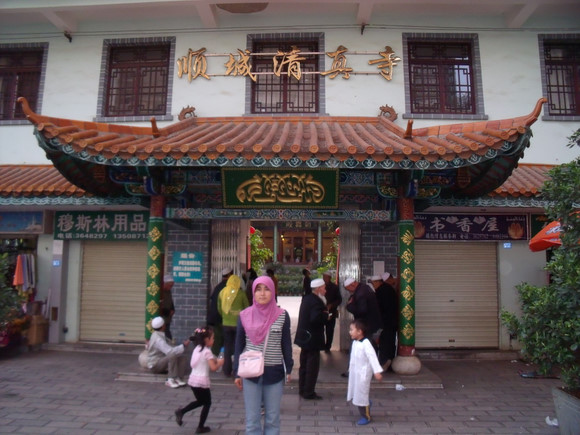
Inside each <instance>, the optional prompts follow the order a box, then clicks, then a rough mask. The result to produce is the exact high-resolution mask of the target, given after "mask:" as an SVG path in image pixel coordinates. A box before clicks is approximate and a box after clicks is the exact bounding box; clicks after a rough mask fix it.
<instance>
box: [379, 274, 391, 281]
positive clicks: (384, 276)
mask: <svg viewBox="0 0 580 435" xmlns="http://www.w3.org/2000/svg"><path fill="white" fill-rule="evenodd" d="M390 277H391V274H390V273H389V272H385V273H383V275H382V276H381V278H383V281H386V280H387V279H389V278H390Z"/></svg>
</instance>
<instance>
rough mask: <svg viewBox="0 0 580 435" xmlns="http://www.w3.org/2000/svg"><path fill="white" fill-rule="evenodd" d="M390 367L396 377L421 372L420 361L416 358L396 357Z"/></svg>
mask: <svg viewBox="0 0 580 435" xmlns="http://www.w3.org/2000/svg"><path fill="white" fill-rule="evenodd" d="M391 367H393V371H394V372H395V373H396V374H398V375H416V374H417V373H419V372H420V371H421V360H420V359H419V358H417V357H416V356H396V357H395V359H394V360H393V364H392V365H391Z"/></svg>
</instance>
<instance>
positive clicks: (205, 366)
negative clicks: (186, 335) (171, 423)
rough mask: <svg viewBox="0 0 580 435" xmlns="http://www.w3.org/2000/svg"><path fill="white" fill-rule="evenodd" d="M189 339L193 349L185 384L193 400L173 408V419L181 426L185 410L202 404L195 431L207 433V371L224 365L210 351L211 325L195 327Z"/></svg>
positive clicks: (209, 394)
mask: <svg viewBox="0 0 580 435" xmlns="http://www.w3.org/2000/svg"><path fill="white" fill-rule="evenodd" d="M191 340H192V341H193V342H194V344H195V349H194V350H193V353H192V355H191V374H190V375H189V381H188V382H187V384H188V385H189V386H190V387H191V390H192V391H193V395H194V396H195V401H194V402H190V403H189V404H188V405H187V406H185V407H183V408H177V409H176V410H175V421H177V424H178V425H179V426H181V425H182V424H183V416H184V414H185V413H186V412H188V411H192V410H194V409H195V408H199V407H200V406H202V409H201V413H200V414H199V425H198V426H197V429H196V431H195V433H207V432H209V431H210V430H211V429H210V428H209V427H208V426H204V425H205V420H206V419H207V416H208V414H209V409H210V407H211V391H210V381H209V371H210V370H212V371H214V372H215V371H216V370H217V369H218V368H220V367H221V366H223V365H224V360H223V359H220V360H218V359H216V357H215V355H214V354H213V353H212V352H211V347H212V345H213V342H214V333H213V328H212V327H211V326H206V327H204V328H198V329H196V330H195V332H194V334H193V337H191Z"/></svg>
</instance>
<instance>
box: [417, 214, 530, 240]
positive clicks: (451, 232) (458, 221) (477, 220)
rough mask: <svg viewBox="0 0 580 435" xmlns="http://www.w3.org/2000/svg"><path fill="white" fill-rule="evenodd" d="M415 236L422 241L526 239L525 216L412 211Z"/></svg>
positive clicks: (526, 226)
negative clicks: (416, 212)
mask: <svg viewBox="0 0 580 435" xmlns="http://www.w3.org/2000/svg"><path fill="white" fill-rule="evenodd" d="M414 220H415V238H417V239H422V240H450V241H462V240H463V241H466V240H478V241H496V240H527V239H528V223H527V217H526V216H525V215H520V216H517V215H516V216H513V215H509V216H507V215H487V214H486V215H483V214H482V215H476V214H443V213H441V214H420V213H419V214H415V216H414Z"/></svg>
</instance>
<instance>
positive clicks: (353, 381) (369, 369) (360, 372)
mask: <svg viewBox="0 0 580 435" xmlns="http://www.w3.org/2000/svg"><path fill="white" fill-rule="evenodd" d="M366 328H367V327H366V325H365V324H364V322H363V321H361V320H360V319H357V320H353V321H352V322H351V324H350V329H349V331H348V333H349V334H350V338H352V339H353V342H352V347H351V349H350V363H349V366H348V371H349V377H348V392H347V395H346V400H347V401H349V400H352V404H353V405H355V406H357V407H358V410H359V413H360V415H361V418H360V419H359V420H358V421H357V423H356V424H358V425H359V426H362V425H365V424H369V423H370V422H371V406H370V401H369V392H370V389H371V379H372V376H373V373H374V376H375V379H376V380H379V381H380V380H381V379H382V378H383V375H382V372H383V368H382V367H381V365H380V364H379V360H378V358H377V354H376V352H375V349H374V348H373V345H372V344H371V342H370V341H369V339H368V338H365V334H366Z"/></svg>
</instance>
